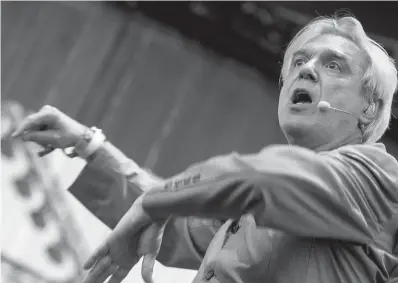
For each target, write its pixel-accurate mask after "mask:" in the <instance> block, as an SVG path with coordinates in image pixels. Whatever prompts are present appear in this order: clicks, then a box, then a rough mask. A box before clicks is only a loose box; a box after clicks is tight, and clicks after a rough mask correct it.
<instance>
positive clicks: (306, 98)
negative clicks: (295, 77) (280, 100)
mask: <svg viewBox="0 0 398 283" xmlns="http://www.w3.org/2000/svg"><path fill="white" fill-rule="evenodd" d="M292 103H293V104H304V103H312V99H311V96H310V95H309V93H308V92H307V91H306V90H305V89H296V90H295V91H294V93H293V97H292Z"/></svg>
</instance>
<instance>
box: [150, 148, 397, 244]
mask: <svg viewBox="0 0 398 283" xmlns="http://www.w3.org/2000/svg"><path fill="white" fill-rule="evenodd" d="M240 162H241V163H242V164H246V166H247V167H248V170H246V171H244V172H243V171H242V172H240V173H235V174H224V175H221V176H218V177H216V178H209V179H204V180H202V181H201V182H199V183H198V184H196V185H195V184H194V185H188V186H185V187H182V188H174V191H158V192H149V193H148V194H146V195H145V197H144V198H143V207H144V209H145V210H146V211H147V213H148V214H149V215H151V217H152V218H153V219H156V218H157V217H158V216H163V217H164V215H165V214H167V213H168V214H170V215H175V216H187V215H191V216H197V217H224V218H235V219H237V218H239V217H240V216H241V215H242V214H244V213H252V214H253V215H254V216H255V219H256V222H257V224H258V225H262V226H267V227H271V228H276V229H280V230H283V231H286V232H288V233H292V234H295V235H299V236H311V237H324V238H335V239H341V240H348V241H354V242H359V243H370V242H373V241H374V240H375V238H376V235H378V234H379V233H380V232H381V231H382V230H383V228H384V227H385V225H388V223H389V221H390V220H391V219H393V217H394V216H396V215H397V214H398V163H397V161H396V160H395V159H394V158H393V157H392V156H390V155H389V154H387V153H386V152H385V150H382V149H380V148H377V147H376V146H366V145H358V146H347V147H343V148H341V149H338V150H335V151H331V152H328V153H321V154H318V153H315V152H313V151H310V150H307V149H304V148H300V147H294V146H291V147H289V146H273V147H268V148H265V149H264V150H263V151H262V152H261V153H260V154H259V155H250V156H242V157H241V159H240ZM172 189H173V188H172Z"/></svg>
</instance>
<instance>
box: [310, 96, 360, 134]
mask: <svg viewBox="0 0 398 283" xmlns="http://www.w3.org/2000/svg"><path fill="white" fill-rule="evenodd" d="M317 107H318V109H319V110H320V111H326V110H328V109H331V110H334V111H338V112H342V113H345V114H348V115H351V116H353V117H355V119H357V120H358V127H359V129H360V130H361V132H362V133H363V130H364V129H363V125H362V123H361V120H360V119H359V117H358V116H357V115H355V114H353V113H351V112H348V111H344V110H341V109H338V108H334V107H331V106H330V103H329V102H327V101H319V103H318V105H317Z"/></svg>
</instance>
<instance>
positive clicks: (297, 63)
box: [293, 57, 306, 67]
mask: <svg viewBox="0 0 398 283" xmlns="http://www.w3.org/2000/svg"><path fill="white" fill-rule="evenodd" d="M305 63H306V60H305V58H301V57H300V58H296V59H294V60H293V66H294V67H300V66H302V65H304V64H305Z"/></svg>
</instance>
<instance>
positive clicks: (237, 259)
mask: <svg viewBox="0 0 398 283" xmlns="http://www.w3.org/2000/svg"><path fill="white" fill-rule="evenodd" d="M111 152H112V151H109V150H108V151H107V154H99V155H98V156H97V157H96V159H95V160H94V161H93V162H92V163H91V165H89V166H88V167H87V168H86V169H85V170H84V171H83V173H82V174H81V176H80V177H79V178H78V180H77V181H76V182H75V183H74V185H73V186H72V188H71V189H70V190H71V192H72V193H73V194H74V195H75V196H76V197H77V198H78V199H79V200H80V201H81V202H82V203H83V204H84V205H85V206H86V207H87V208H88V209H90V210H91V211H92V212H93V213H94V214H95V215H96V216H97V217H99V218H100V219H101V220H102V221H104V222H105V223H106V224H107V225H108V226H110V227H113V226H115V225H116V223H117V221H118V220H119V219H120V218H121V216H122V215H123V213H124V211H126V210H127V209H128V208H129V206H130V205H131V203H132V202H133V201H134V199H135V198H136V197H137V193H139V191H137V188H135V189H134V188H133V187H134V186H132V185H129V186H127V187H128V189H126V177H125V176H127V175H129V174H128V169H126V168H128V167H129V166H128V165H126V164H129V162H128V159H124V161H123V162H120V161H121V159H118V160H119V161H118V160H117V159H115V158H114V159H113V160H111V159H112V158H111V157H112V156H113V154H112V153H111ZM118 164H125V165H124V166H123V168H124V169H121V168H122V167H120V166H119V165H118ZM118 166H119V167H118ZM105 167H106V168H108V169H109V168H114V169H115V168H116V167H118V168H116V169H115V170H105V169H106V168H105ZM123 170H124V172H123ZM105 171H107V172H108V173H106V174H104V173H103V172H105ZM112 171H113V173H109V172H112ZM116 172H117V173H116ZM94 179H95V183H93V180H94ZM112 183H113V186H110V184H112ZM127 183H128V182H127ZM123 187H124V190H123V189H122V188H123ZM165 189H166V190H165V191H157V192H153V193H151V192H149V193H148V194H147V195H146V196H145V197H144V203H143V205H144V208H145V209H146V211H147V212H148V213H149V214H150V215H151V216H152V217H153V218H157V217H164V216H165V215H169V214H172V215H173V218H172V221H170V222H169V223H168V225H167V227H166V231H165V235H164V238H163V242H162V248H161V252H160V254H159V257H158V259H159V261H161V262H162V263H163V264H165V265H167V266H174V267H180V268H198V269H199V270H198V274H197V276H196V277H195V279H194V282H225V283H226V282H242V283H243V282H270V283H291V282H299V283H318V282H322V283H332V282H333V283H334V282H339V283H340V282H341V283H345V282H347V283H348V282H350V283H351V282H360V283H374V282H377V283H379V282H380V283H381V282H388V280H390V282H393V281H392V280H394V279H393V278H398V275H397V273H398V247H397V242H398V240H397V236H398V233H397V232H398V162H397V161H396V160H395V159H394V158H393V157H392V156H391V155H389V154H388V153H387V152H386V150H385V148H384V146H383V145H382V144H375V145H347V146H342V147H340V148H338V149H335V150H331V151H327V152H320V153H316V152H313V151H311V150H308V149H304V148H300V147H295V146H271V147H266V148H264V149H263V150H262V151H261V152H259V153H258V154H252V155H238V154H236V153H233V154H230V155H227V156H220V157H215V158H212V159H210V160H208V161H205V162H203V163H198V164H196V165H194V166H191V167H190V168H188V169H187V170H186V171H185V172H183V173H181V174H179V175H177V176H175V177H173V178H171V179H170V180H169V181H168V182H167V183H166V186H165ZM214 219H216V220H214ZM397 280H398V279H397Z"/></svg>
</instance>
